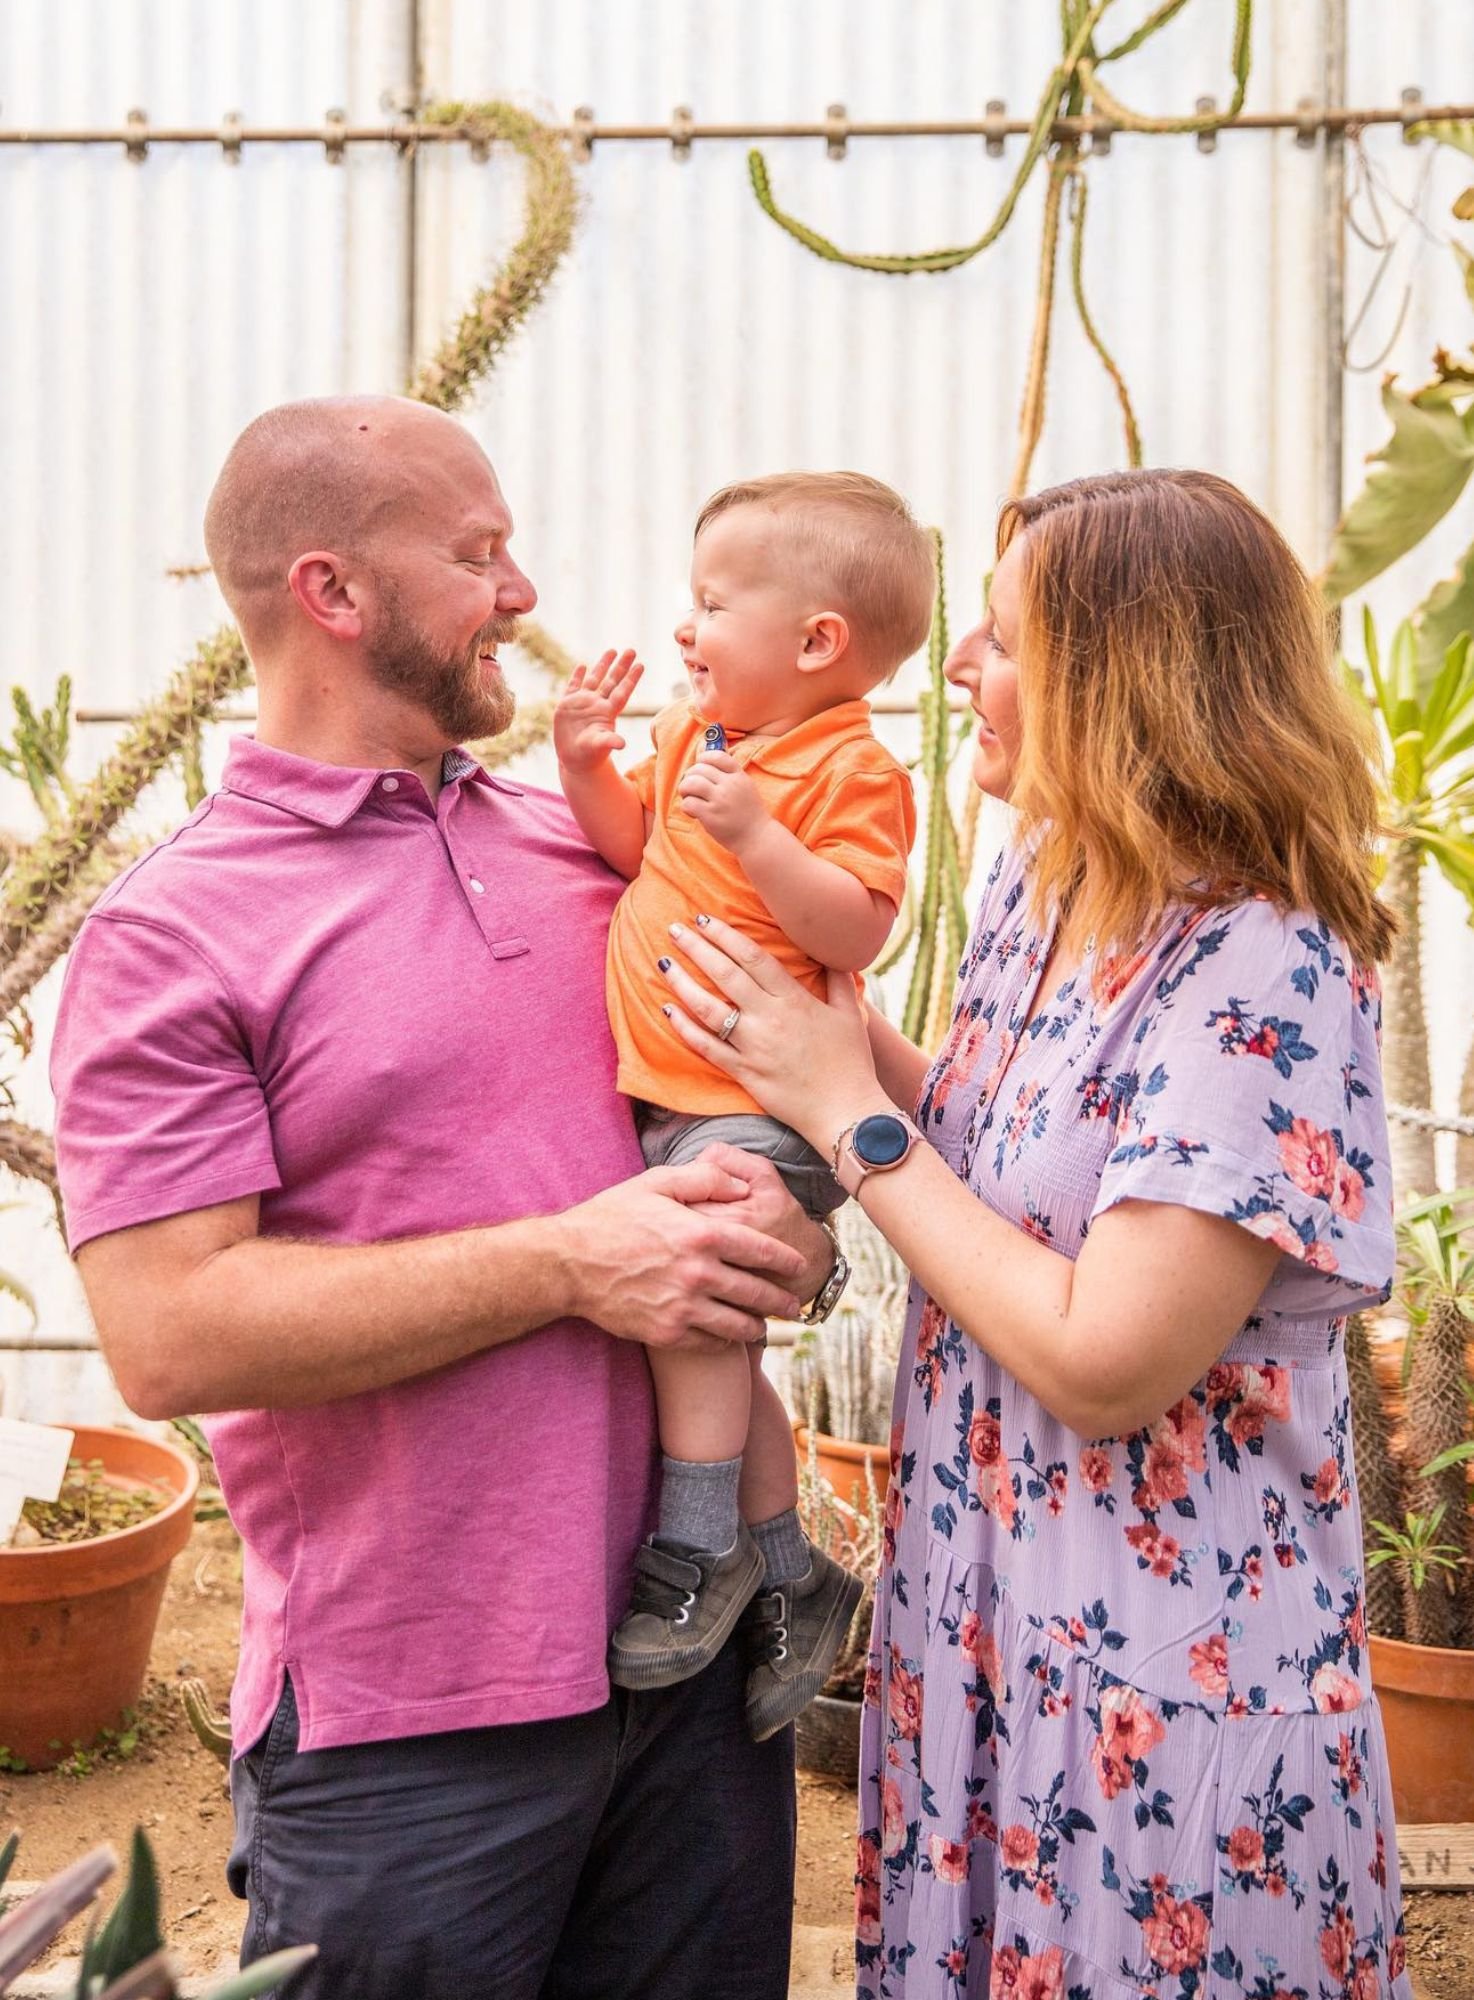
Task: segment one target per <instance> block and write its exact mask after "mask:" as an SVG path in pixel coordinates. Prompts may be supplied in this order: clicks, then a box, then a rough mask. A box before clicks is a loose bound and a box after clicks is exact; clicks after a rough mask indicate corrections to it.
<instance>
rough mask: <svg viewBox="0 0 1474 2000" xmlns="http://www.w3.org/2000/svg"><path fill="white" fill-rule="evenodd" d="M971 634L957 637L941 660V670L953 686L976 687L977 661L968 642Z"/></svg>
mask: <svg viewBox="0 0 1474 2000" xmlns="http://www.w3.org/2000/svg"><path fill="white" fill-rule="evenodd" d="M971 637H972V634H971V633H969V634H968V635H967V638H966V639H959V640H958V641H957V644H956V645H955V646H954V647H953V648H952V650H951V652H950V653H949V654H948V655H947V657H946V659H945V660H943V662H942V672H943V674H944V675H945V676H946V678H947V679H948V680H949V681H950V682H951V683H952V685H953V687H976V686H977V684H978V663H977V660H976V658H975V657H974V655H973V652H972V649H971V648H970V646H969V644H968V640H969V639H971Z"/></svg>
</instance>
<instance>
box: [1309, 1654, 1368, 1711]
mask: <svg viewBox="0 0 1474 2000" xmlns="http://www.w3.org/2000/svg"><path fill="white" fill-rule="evenodd" d="M1310 1698H1311V1700H1312V1701H1313V1702H1314V1703H1315V1705H1316V1707H1317V1708H1318V1709H1319V1710H1320V1712H1321V1714H1322V1715H1347V1714H1349V1713H1350V1711H1351V1710H1352V1709H1353V1708H1360V1707H1361V1700H1362V1695H1361V1682H1360V1681H1356V1680H1353V1679H1352V1677H1351V1675H1350V1674H1346V1673H1343V1672H1342V1671H1341V1669H1340V1668H1339V1667H1338V1666H1336V1665H1334V1664H1333V1662H1331V1661H1330V1660H1327V1661H1326V1663H1325V1665H1324V1666H1323V1667H1317V1668H1316V1670H1315V1672H1314V1673H1313V1674H1312V1675H1311V1678H1310Z"/></svg>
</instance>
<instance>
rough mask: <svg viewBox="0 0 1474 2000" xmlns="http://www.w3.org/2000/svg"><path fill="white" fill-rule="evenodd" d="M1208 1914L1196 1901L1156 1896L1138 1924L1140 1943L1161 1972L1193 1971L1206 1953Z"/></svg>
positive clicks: (1202, 1960) (1178, 1972)
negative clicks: (1147, 1915) (1145, 1915)
mask: <svg viewBox="0 0 1474 2000" xmlns="http://www.w3.org/2000/svg"><path fill="white" fill-rule="evenodd" d="M1208 1931H1209V1924H1208V1913H1207V1911H1206V1910H1202V1909H1199V1907H1198V1905H1197V1904H1196V1903H1189V1902H1181V1903H1179V1902H1178V1901H1177V1899H1176V1898H1175V1897H1173V1896H1170V1895H1159V1896H1158V1897H1157V1898H1156V1901H1155V1902H1154V1903H1153V1905H1152V1913H1151V1915H1150V1916H1149V1917H1144V1918H1143V1919H1142V1924H1141V1938H1142V1943H1143V1944H1144V1945H1145V1946H1146V1949H1147V1952H1148V1955H1149V1956H1150V1958H1151V1961H1152V1964H1153V1965H1156V1966H1160V1967H1161V1969H1162V1971H1163V1972H1166V1973H1174V1974H1181V1973H1184V1972H1193V1971H1195V1970H1196V1969H1197V1967H1198V1966H1200V1965H1202V1964H1203V1962H1204V1960H1205V1959H1206V1958H1207V1956H1208Z"/></svg>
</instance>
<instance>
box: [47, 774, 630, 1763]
mask: <svg viewBox="0 0 1474 2000" xmlns="http://www.w3.org/2000/svg"><path fill="white" fill-rule="evenodd" d="M445 777H446V782H445V785H444V788H443V789H442V791H441V793H440V797H439V799H438V801H437V802H435V803H434V804H432V803H431V801H430V798H429V796H428V794H427V793H426V791H425V789H424V787H423V786H422V785H421V784H420V781H419V780H418V779H417V778H416V777H415V776H414V775H413V774H412V773H410V772H409V771H358V770H345V769H342V768H339V767H337V766H332V765H324V764H315V763H311V762H308V761H307V760H306V759H304V758H301V757H293V756H289V755H287V754H286V753H285V752H283V751H280V750H271V749H265V748H263V747H262V746H261V745H260V744H258V743H255V742H254V741H252V740H251V739H250V738H240V739H237V740H236V742H235V743H234V744H233V745H232V747H231V751H230V756H229V760H228V762H227V765H226V770H225V777H224V780H223V783H222V787H221V789H220V791H219V792H217V793H216V794H215V795H214V796H213V797H212V798H210V799H207V800H206V801H205V803H204V804H203V805H202V806H201V807H200V809H199V811H198V812H196V813H195V814H194V816H193V817H192V818H191V819H190V820H189V821H188V822H187V823H186V824H185V825H184V826H183V827H181V828H180V830H179V831H178V832H177V833H176V834H175V835H174V836H173V837H172V839H170V840H168V841H166V842H165V843H164V845H162V846H161V847H157V848H155V849H154V850H153V852H152V853H151V854H149V855H147V856H145V857H144V859H143V860H142V861H140V862H139V863H138V864H137V865H136V866H135V867H133V868H132V869H131V870H129V872H128V873H127V874H126V875H124V876H123V877H122V879H121V880H120V881H119V882H118V883H117V884H115V885H114V886H113V887H112V888H111V889H109V891H108V892H107V894H106V895H105V896H104V897H103V898H102V899H101V900H100V902H99V903H98V904H97V907H96V908H95V909H94V911H93V912H92V914H91V916H90V917H89V918H88V919H87V922H86V924H85V925H84V927H83V930H82V934H81V936H80V938H79V939H78V941H77V944H76V946H75V947H74V949H73V951H72V955H71V964H70V966H69V968H68V971H67V977H66V985H65V989H64V992H63V996H62V1003H61V1016H60V1020H59V1022H58V1025H57V1032H56V1038H55V1043H54V1047H53V1055H52V1080H53V1083H54V1086H55V1090H56V1098H57V1123H56V1137H57V1157H58V1162H59V1166H60V1172H61V1182H62V1190H63V1193H64V1196H65V1201H66V1210H67V1220H68V1233H69V1237H70V1242H71V1247H72V1249H73V1250H74V1251H75V1250H76V1249H77V1248H78V1247H79V1246H80V1245H82V1244H83V1243H85V1242H87V1241H88V1239H89V1238H91V1237H94V1236H100V1235H103V1234H105V1233H106V1232H108V1231H110V1230H115V1229H126V1228H128V1227H129V1226H130V1225H131V1224H134V1223H141V1222H148V1221H153V1220H156V1219H157V1218H159V1217H161V1216H166V1215H175V1214H178V1213H180V1212H181V1211H183V1210H187V1209H193V1208H204V1207H208V1206H210V1205H211V1204H213V1203H215V1202H222V1201H230V1200H233V1199H235V1198H237V1197H239V1196H241V1195H245V1194H252V1193H258V1192H259V1194H260V1197H261V1233H262V1234H263V1235H265V1236H290V1237H293V1238H295V1239H297V1240H298V1241H303V1240H305V1241H309V1242H316V1243H336V1244H347V1243H372V1242H379V1241H382V1240H384V1239H386V1238H392V1237H406V1236H422V1235H428V1234H434V1233H437V1232H439V1231H442V1230H453V1229H465V1228H468V1227H471V1226H474V1225H476V1224H484V1223H498V1222H506V1221H510V1220H513V1219H515V1218H517V1217H520V1216H526V1215H547V1214H552V1213H555V1212H557V1211H558V1210H561V1209H564V1208H567V1207H568V1206H570V1204H572V1203H574V1202H579V1201H583V1200H585V1199H586V1198H587V1197H589V1196H590V1195H593V1194H596V1193H598V1192H599V1190H600V1189H602V1188H606V1187H609V1186H610V1185H611V1184H612V1183H614V1182H616V1181H619V1180H623V1179H624V1178H625V1177H626V1176H628V1175H629V1174H632V1173H636V1172H638V1171H639V1170H640V1166H641V1160H640V1149H639V1146H638V1144H637V1142H636V1140H635V1136H634V1132H633V1129H632V1126H631V1121H630V1114H629V1107H628V1103H627V1101H626V1100H625V1099H624V1098H622V1097H620V1096H618V1095H617V1093H616V1091H615V1088H614V1074H615V1054H614V1046H613V1042H612V1040H611V1038H610V1033H609V1027H608V1022H607V1018H606V1015H605V1010H604V956H605V940H606V934H607V932H608V928H609V914H610V911H611V910H612V908H613V906H614V903H615V900H616V898H617V896H618V895H619V892H620V890H621V889H622V887H623V886H624V885H623V883H622V882H620V881H619V880H618V878H617V877H616V876H614V875H613V874H611V872H610V871H609V870H608V869H607V868H606V867H605V866H604V864H603V863H602V862H601V861H600V860H599V859H598V858H597V857H596V856H595V855H594V854H593V853H591V852H590V850H589V848H588V846H587V844H586V843H585V841H584V840H583V838H582V836H581V835H580V833H579V832H578V829H577V827H576V826H575V824H574V822H573V819H572V817H571V815H570V814H569V812H568V809H567V807H566V806H565V805H564V803H563V801H562V800H561V799H559V798H556V797H554V796H552V795H551V794H549V793H546V792H542V791H535V790H531V789H521V788H519V787H517V786H514V785H509V784H506V783H504V782H503V781H502V780H501V779H498V778H492V777H489V776H488V775H487V774H486V773H485V772H484V771H482V770H481V769H480V767H479V766H478V765H476V764H474V763H473V762H472V761H471V760H470V759H469V758H467V757H465V756H463V755H462V754H460V753H459V752H453V753H451V755H450V756H449V757H448V758H447V759H446V765H445ZM364 1311H365V1314H371V1313H372V1312H373V1300H372V1298H369V1297H366V1298H365V1300H364ZM198 1337H199V1339H200V1340H201V1341H208V1340H209V1339H210V1337H211V1333H210V1328H209V1327H208V1326H201V1327H200V1328H199V1330H198ZM404 1360H405V1367H406V1370H407V1371H411V1373H412V1371H413V1368H414V1352H413V1346H412V1344H411V1345H410V1346H409V1347H408V1348H407V1350H406V1353H405V1357H404ZM260 1401H261V1407H260V1408H259V1409H254V1410H239V1411H236V1412H234V1413H233V1414H231V1415H225V1416H217V1417H214V1418H212V1419H211V1420H210V1423H209V1425H208V1429H209V1432H210V1437H211V1442H212V1444H213V1446H214V1449H215V1456H216V1462H217V1464H218V1466H219V1469H220V1479H221V1483H222V1486H223V1487H224V1491H225V1496H226V1499H227V1501H228V1503H229V1506H230V1512H231V1515H232V1518H233V1519H234V1521H235V1524H236V1526H237V1528H238V1529H239V1530H240V1533H241V1538H242V1541H243V1542H244V1544H245V1580H246V1594H245V1613H244V1618H243V1624H242V1634H241V1660H240V1669H239V1673H238V1675H237V1678H236V1684H235V1690H234V1694H233V1696H232V1699H231V1718H232V1724H233V1729H234V1735H235V1743H236V1747H237V1749H238V1750H240V1749H244V1748H245V1747H246V1746H248V1745H249V1744H251V1743H252V1742H254V1741H255V1740H256V1738H257V1737H258V1736H259V1735H260V1734H261V1732H262V1731H263V1730H264V1729H265V1728H266V1726H267V1724H268V1722H269V1721H270V1719H271V1715H272V1712H273V1710H274V1708H275V1706H276V1703H277V1700H278V1698H279V1696H280V1693H281V1686H282V1676H283V1673H284V1671H286V1670H288V1669H289V1670H290V1672H291V1676H292V1681H293V1684H294V1687H295V1689H296V1695H297V1701H298V1704H299V1707H300V1709H301V1716H302V1736H301V1742H302V1747H303V1748H304V1749H320V1748H323V1747H326V1746H329V1745H333V1744H341V1743H362V1742H370V1741H374V1740H376V1739H380V1738H384V1737H397V1736H410V1735H421V1734H428V1733H431V1732H434V1731H439V1730H446V1729H465V1728H474V1727H479V1726H481V1725H484V1724H490V1723H502V1722H526V1721H533V1720H537V1719H539V1718H542V1717H547V1716H557V1715H571V1714H575V1713H577V1712H579V1711H580V1710H585V1709H590V1708H595V1707H597V1706H598V1705H599V1704H600V1703H602V1702H603V1701H604V1700H605V1699H606V1698H607V1695H608V1682H607V1679H606V1677H605V1672H604V1649H605V1644H606V1641H607V1638H608V1635H609V1632H610V1630H611V1628H612V1626H613V1625H614V1624H615V1623H616V1622H617V1621H618V1619H619V1617H620V1616H621V1615H622V1614H623V1611H624V1609H625V1606H626V1604H627V1601H628V1592H629V1579H630V1570H631V1564H632V1561H633V1557H634V1551H635V1549H636V1547H637V1546H638V1544H639V1540H640V1537H641V1535H642V1534H643V1533H644V1532H645V1529H646V1522H647V1515H648V1511H649V1505H650V1498H651V1491H652V1482H653V1473H654V1454H655V1445H654V1423H653V1407H652V1400H651V1393H650V1385H649V1373H648V1370H647V1368H646V1366H645V1359H644V1355H643V1352H642V1351H641V1349H640V1348H639V1347H637V1346H634V1345H632V1344H630V1343H628V1342H622V1341H616V1340H613V1339H611V1338H610V1337H609V1336H608V1335H607V1334H605V1333H603V1332H601V1331H600V1330H599V1329H598V1328H596V1327H593V1326H591V1325H589V1324H587V1323H586V1322H584V1321H579V1320H563V1321H559V1322H557V1323H556V1324H554V1325H552V1326H547V1327H543V1328H541V1329H540V1330H539V1331H538V1332H536V1333H533V1334H529V1335H528V1336H526V1337H525V1338H524V1339H522V1340H519V1341H516V1342H513V1343H511V1344H509V1345H504V1346H501V1347H494V1348H490V1349H488V1350H487V1351H485V1352H484V1353H480V1354H477V1355H474V1356H472V1357H471V1358H470V1359H468V1360H465V1361H461V1362H458V1363H456V1364H455V1365H454V1366H451V1367H448V1368H441V1369H439V1370H437V1371H436V1372H434V1373H433V1374H426V1375H419V1376H413V1377H412V1379H410V1380H408V1381H405V1382H401V1383H399V1384H397V1385H396V1386H395V1387H393V1388H390V1389H384V1390H378V1391H375V1392H373V1393H371V1394H366V1395H361V1396H354V1397H350V1398H348V1399H346V1400H344V1401H340V1402H333V1403H323V1404H319V1405H318V1406H317V1407H315V1408H311V1409H286V1410H274V1409H272V1408H271V1380H270V1377H269V1376H267V1377H265V1378H264V1379H263V1380H262V1382H261V1385H260Z"/></svg>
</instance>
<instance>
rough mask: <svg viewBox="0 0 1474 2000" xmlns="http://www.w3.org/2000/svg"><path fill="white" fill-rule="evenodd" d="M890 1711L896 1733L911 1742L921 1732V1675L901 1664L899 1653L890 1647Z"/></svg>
mask: <svg viewBox="0 0 1474 2000" xmlns="http://www.w3.org/2000/svg"><path fill="white" fill-rule="evenodd" d="M888 1692H889V1697H890V1713H891V1723H892V1725H893V1727H894V1729H895V1731H896V1734H897V1735H898V1736H900V1737H903V1738H905V1739H906V1741H908V1742H911V1741H914V1739H915V1738H916V1737H918V1736H920V1734H921V1676H920V1674H913V1673H910V1672H909V1671H908V1670H907V1669H906V1668H905V1667H903V1666H902V1665H901V1659H900V1655H899V1653H898V1652H897V1651H896V1649H895V1647H894V1646H893V1647H892V1648H891V1671H890V1686H889V1690H888Z"/></svg>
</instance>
